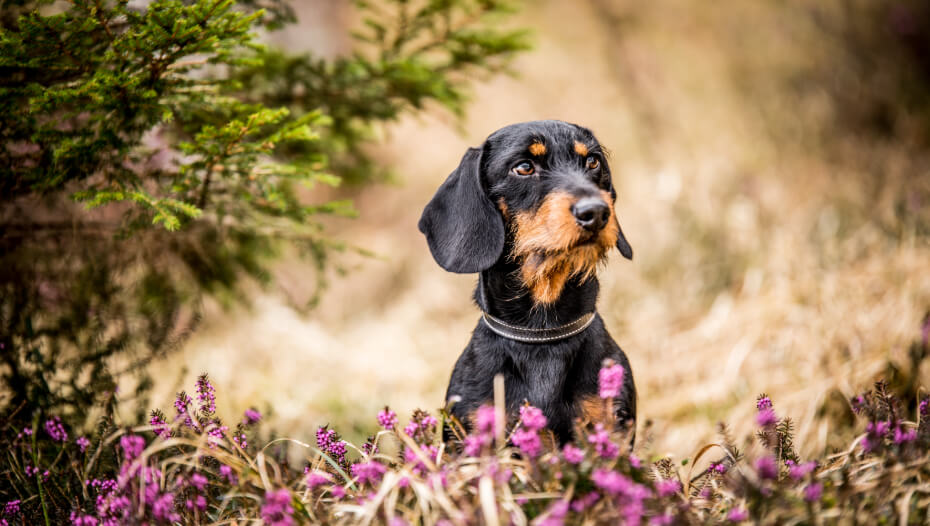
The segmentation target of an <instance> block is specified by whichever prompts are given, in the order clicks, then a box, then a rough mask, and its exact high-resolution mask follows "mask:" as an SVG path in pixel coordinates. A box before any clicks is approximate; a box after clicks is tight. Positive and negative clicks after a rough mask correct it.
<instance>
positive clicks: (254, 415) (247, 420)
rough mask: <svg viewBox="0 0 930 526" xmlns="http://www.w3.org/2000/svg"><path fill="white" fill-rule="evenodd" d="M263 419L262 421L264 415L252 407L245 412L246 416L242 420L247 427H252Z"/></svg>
mask: <svg viewBox="0 0 930 526" xmlns="http://www.w3.org/2000/svg"><path fill="white" fill-rule="evenodd" d="M261 419H262V414H261V413H259V412H258V409H255V408H254V407H250V408H248V409H246V410H245V415H244V418H243V419H242V423H243V424H245V425H247V426H250V425H252V424H256V423H258V421H259V420H261Z"/></svg>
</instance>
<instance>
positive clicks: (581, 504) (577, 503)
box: [572, 491, 601, 513]
mask: <svg viewBox="0 0 930 526" xmlns="http://www.w3.org/2000/svg"><path fill="white" fill-rule="evenodd" d="M600 498H601V496H600V495H598V493H597V492H596V491H591V492H589V493H588V494H587V495H585V496H584V497H581V498H579V499H575V500H573V501H572V510H573V511H575V512H577V513H581V512H583V511H584V510H586V509H588V508H590V507H591V506H592V505H594V503H595V502H597V501H598V500H599V499H600Z"/></svg>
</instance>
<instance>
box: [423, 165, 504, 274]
mask: <svg viewBox="0 0 930 526" xmlns="http://www.w3.org/2000/svg"><path fill="white" fill-rule="evenodd" d="M480 164H481V150H480V149H478V148H469V149H468V151H467V152H465V156H464V157H462V162H461V163H460V164H459V167H458V168H456V169H455V171H454V172H452V173H451V174H449V177H448V178H447V179H446V181H445V182H444V183H442V186H440V187H439V190H437V191H436V195H434V196H433V199H432V200H430V202H429V203H428V204H427V205H426V208H425V209H423V215H422V216H420V223H419V227H420V232H423V233H424V234H426V242H427V243H429V250H430V252H431V253H432V254H433V259H435V260H436V263H439V266H440V267H442V268H444V269H446V270H448V271H449V272H457V273H459V274H471V273H475V272H480V271H482V270H486V269H488V268H490V267H491V265H493V264H494V263H495V262H496V261H497V260H498V258H499V257H500V255H501V252H503V250H504V220H503V218H502V217H501V212H500V210H498V209H497V208H496V207H495V206H494V203H492V202H491V200H490V199H488V196H487V194H485V192H484V189H483V188H482V187H481V178H480V174H479V170H480Z"/></svg>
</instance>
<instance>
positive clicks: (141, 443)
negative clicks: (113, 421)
mask: <svg viewBox="0 0 930 526" xmlns="http://www.w3.org/2000/svg"><path fill="white" fill-rule="evenodd" d="M119 446H120V447H121V448H122V449H123V458H125V459H126V460H132V459H134V458H136V457H138V456H139V455H141V454H142V450H143V449H145V439H144V438H142V437H140V436H138V435H123V436H121V437H119Z"/></svg>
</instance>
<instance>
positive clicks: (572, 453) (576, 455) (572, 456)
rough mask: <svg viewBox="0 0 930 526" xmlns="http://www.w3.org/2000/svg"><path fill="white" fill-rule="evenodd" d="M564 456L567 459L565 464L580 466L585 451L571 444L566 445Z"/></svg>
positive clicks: (563, 451) (563, 450)
mask: <svg viewBox="0 0 930 526" xmlns="http://www.w3.org/2000/svg"><path fill="white" fill-rule="evenodd" d="M562 456H563V457H565V462H568V463H569V464H580V463H581V461H582V460H584V450H583V449H581V448H580V447H575V446H573V445H572V444H571V443H569V444H565V447H563V448H562Z"/></svg>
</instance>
